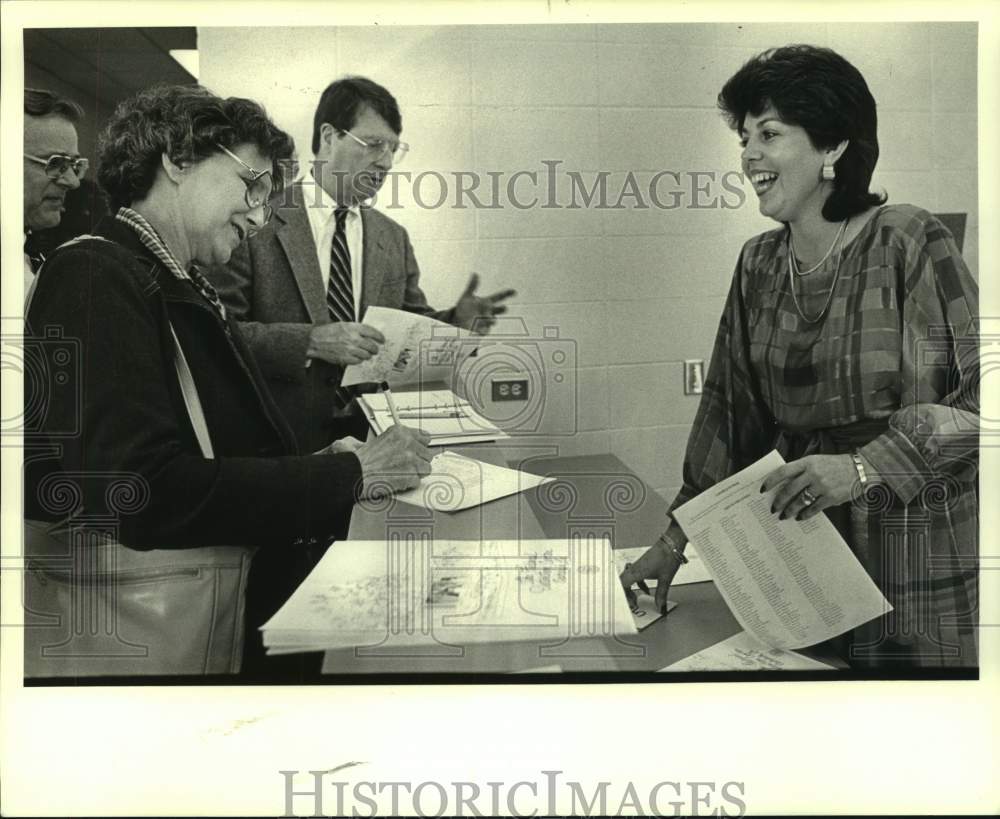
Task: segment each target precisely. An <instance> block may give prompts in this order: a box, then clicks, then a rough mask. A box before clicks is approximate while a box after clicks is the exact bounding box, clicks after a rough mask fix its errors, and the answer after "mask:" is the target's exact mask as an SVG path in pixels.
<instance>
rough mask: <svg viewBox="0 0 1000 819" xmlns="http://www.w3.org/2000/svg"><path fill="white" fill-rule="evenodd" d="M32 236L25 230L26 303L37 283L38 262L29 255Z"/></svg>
mask: <svg viewBox="0 0 1000 819" xmlns="http://www.w3.org/2000/svg"><path fill="white" fill-rule="evenodd" d="M29 236H31V231H30V230H28V229H27V228H25V230H24V303H25V305H27V303H28V294H29V293H30V292H31V285H32V284H33V283H34V281H35V264H36V262H35V261H33V260H32V258H31V254H29V253H28V237H29Z"/></svg>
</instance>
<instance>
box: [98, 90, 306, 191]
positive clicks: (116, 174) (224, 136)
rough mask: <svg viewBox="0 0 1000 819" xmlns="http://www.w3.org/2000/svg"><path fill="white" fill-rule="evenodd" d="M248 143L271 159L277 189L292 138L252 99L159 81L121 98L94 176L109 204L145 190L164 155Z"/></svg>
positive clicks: (196, 156)
mask: <svg viewBox="0 0 1000 819" xmlns="http://www.w3.org/2000/svg"><path fill="white" fill-rule="evenodd" d="M216 143H218V145H223V146H225V147H226V148H229V149H230V150H232V149H233V148H235V147H236V146H237V145H242V144H244V143H250V144H253V145H255V146H256V147H257V149H258V150H259V151H260V152H261V153H262V154H263V155H264V156H267V157H270V159H271V163H272V176H273V177H274V184H275V192H276V193H277V192H278V191H280V190H281V188H282V187H283V185H284V183H285V182H286V181H287V179H290V178H291V174H293V173H294V170H293V163H292V162H291V161H290V160H291V159H292V156H293V155H294V153H295V143H294V142H293V140H292V138H291V137H290V136H289V135H288V134H286V133H285V132H284V131H282V130H281V129H280V128H278V127H277V126H276V125H275V124H274V123H273V122H271V120H270V119H269V118H268V116H267V113H266V112H265V111H264V109H263V108H262V107H261V106H260V105H258V104H257V103H256V102H254V101H253V100H247V99H241V98H239V97H229V98H227V99H223V98H222V97H217V96H216V95H215V94H213V93H212V92H211V91H208V90H207V89H205V88H202V87H201V86H198V85H160V86H155V87H153V88H149V89H146V90H145V91H140V92H139V93H138V94H136V95H135V96H133V97H130V98H129V99H127V100H124V101H123V102H121V103H120V104H119V105H118V107H117V108H116V109H115V113H114V115H113V116H112V117H111V120H110V121H109V122H108V125H107V127H106V128H105V129H104V131H103V133H102V134H101V138H100V143H99V148H98V162H99V167H98V171H97V180H98V182H99V183H100V185H101V187H102V188H103V189H104V190H105V191H106V192H107V194H108V197H109V199H110V201H111V205H112V207H113V208H116V209H117V208H119V207H122V206H128V205H131V204H132V203H133V202H135V201H137V200H139V199H142V198H143V197H144V196H146V194H148V193H149V190H150V188H151V187H152V186H153V181H154V180H155V179H156V174H157V172H158V171H159V169H160V167H162V166H161V164H160V158H161V156H162V155H163V154H167V156H169V157H170V159H171V160H172V161H173V162H174V163H176V164H181V163H191V162H198V161H199V160H202V159H206V158H208V157H209V156H211V155H212V154H216V153H218V152H219V148H218V145H217V144H216Z"/></svg>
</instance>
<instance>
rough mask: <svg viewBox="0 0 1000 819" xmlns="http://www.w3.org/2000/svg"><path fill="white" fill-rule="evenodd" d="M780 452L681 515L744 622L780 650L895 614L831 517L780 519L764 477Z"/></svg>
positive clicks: (778, 463) (701, 498)
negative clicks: (765, 489)
mask: <svg viewBox="0 0 1000 819" xmlns="http://www.w3.org/2000/svg"><path fill="white" fill-rule="evenodd" d="M783 463H784V460H783V459H782V457H781V455H779V454H778V453H777V452H776V451H773V452H771V453H769V454H768V455H766V456H765V457H763V458H761V459H760V460H759V461H757V462H756V463H755V464H752V465H751V466H749V467H747V468H746V469H744V470H743V471H741V472H738V473H737V474H736V475H734V476H732V477H731V478H728V479H727V480H724V481H721V482H719V483H718V484H716V485H715V486H713V487H712V488H711V489H709V490H708V491H706V492H702V493H701V494H700V495H699V496H698V497H696V498H694V499H693V500H690V501H688V502H687V503H686V504H684V505H683V506H681V507H680V508H679V509H676V510H675V511H674V513H673V514H674V517H675V518H676V519H677V521H678V522H679V523H680V524H681V526H682V527H683V529H684V533H685V534H686V535H687V537H688V539H689V540H690V541H691V542H692V543H693V544H694V545H695V547H696V548H697V549H698V554H699V555H701V558H702V560H703V561H704V562H705V565H706V566H707V567H708V570H709V572H710V573H711V575H712V579H713V580H714V581H715V585H716V587H717V588H718V590H719V592H720V594H722V596H723V598H724V599H725V601H726V603H727V604H728V605H729V608H730V610H731V611H732V613H733V616H734V617H736V619H737V621H739V623H740V625H741V626H743V628H745V629H746V630H747V631H748V632H750V633H751V634H752V635H753V636H754V637H756V638H757V639H758V640H759V641H760V642H762V643H764V644H766V645H769V646H773V647H776V648H786V649H793V648H802V647H804V646H809V645H815V644H816V643H820V642H822V641H824V640H828V639H830V638H832V637H836V636H837V635H838V634H843V633H844V632H845V631H848V630H849V629H852V628H855V627H856V626H859V625H861V624H862V623H865V622H867V621H869V620H872V619H874V618H875V617H879V616H881V615H882V614H884V613H886V612H888V611H891V609H892V607H891V606H890V604H889V602H888V601H887V600H886V599H885V597H883V596H882V593H881V592H880V591H879V589H878V587H877V586H876V585H875V583H874V582H872V579H871V578H870V577H869V576H868V574H867V573H866V572H865V570H864V568H863V567H862V566H861V564H860V563H859V562H858V559H857V558H856V557H855V556H854V555H853V554H852V553H851V550H850V548H848V546H847V544H846V543H845V542H844V539H843V538H842V537H841V536H840V534H839V533H838V532H837V530H836V528H835V527H834V526H833V524H832V523H830V521H829V520H828V519H827V518H826V516H825V515H817V516H816V517H813V518H810V519H809V520H804V521H797V520H794V519H792V518H789V519H786V520H779V519H778V517H777V515H773V514H771V504H772V502H773V500H774V494H775V490H772V491H771V492H768V493H766V494H762V493H761V492H760V485H761V483H762V482H763V480H764V478H765V477H766V476H767V475H768V474H769V473H770V472H772V471H773V470H775V469H777V468H778V467H779V466H781V465H782V464H783Z"/></svg>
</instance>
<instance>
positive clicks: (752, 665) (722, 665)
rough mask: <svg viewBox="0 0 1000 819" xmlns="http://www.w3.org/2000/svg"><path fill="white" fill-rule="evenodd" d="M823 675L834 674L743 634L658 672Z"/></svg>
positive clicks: (814, 663)
mask: <svg viewBox="0 0 1000 819" xmlns="http://www.w3.org/2000/svg"><path fill="white" fill-rule="evenodd" d="M818 669H822V670H825V671H831V670H834V671H835V670H836V669H835V668H834V667H833V666H832V665H827V664H826V663H821V662H820V661H819V660H813V659H812V658H810V657H806V656H804V655H802V654H796V653H795V652H794V651H784V650H782V649H780V648H772V647H771V646H766V645H764V644H763V643H761V642H759V641H757V640H755V639H754V638H753V637H752V636H750V635H749V634H747V633H746V632H745V631H741V632H739V633H738V634H734V635H733V636H732V637H730V638H729V639H727V640H723V641H722V642H721V643H716V644H715V645H714V646H709V647H708V648H704V649H702V650H701V651H699V652H697V653H695V654H692V655H691V656H690V657H685V658H684V659H683V660H678V661H677V662H676V663H673V664H671V665H668V666H667V667H666V668H661V669H660V671H814V670H818Z"/></svg>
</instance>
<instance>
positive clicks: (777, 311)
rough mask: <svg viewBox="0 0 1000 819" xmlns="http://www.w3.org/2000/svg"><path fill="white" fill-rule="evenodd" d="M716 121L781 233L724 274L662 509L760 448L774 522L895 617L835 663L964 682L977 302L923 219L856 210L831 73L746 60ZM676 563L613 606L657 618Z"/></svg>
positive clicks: (857, 105) (856, 155)
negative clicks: (674, 485) (834, 545)
mask: <svg viewBox="0 0 1000 819" xmlns="http://www.w3.org/2000/svg"><path fill="white" fill-rule="evenodd" d="M719 106H720V108H721V109H722V111H723V112H724V113H725V115H726V117H727V118H728V120H729V122H730V125H731V126H732V127H733V128H734V130H736V131H737V132H738V134H739V136H740V143H741V145H742V146H743V151H742V166H743V172H744V174H745V175H746V176H747V178H748V179H749V180H750V182H751V183H752V185H753V187H754V191H755V192H756V194H757V196H758V202H759V208H760V212H761V213H762V214H764V215H766V216H769V217H771V218H772V219H774V220H776V221H777V222H780V223H781V226H780V227H778V228H776V229H774V230H771V231H768V232H767V233H763V234H761V235H759V236H756V237H754V238H753V239H751V240H750V241H748V242H747V243H746V244H745V245H744V247H743V250H742V252H741V254H740V258H739V260H738V262H737V265H736V271H735V274H734V277H733V283H732V287H731V289H730V292H729V296H728V299H727V301H726V305H725V309H724V312H723V315H722V319H721V321H720V324H719V330H718V335H717V338H716V342H715V348H714V351H713V354H712V360H711V365H710V368H709V373H708V377H707V379H706V383H705V389H704V394H703V396H702V400H701V404H700V406H699V409H698V413H697V415H696V417H695V421H694V426H693V428H692V432H691V436H690V439H689V441H688V446H687V452H686V456H685V462H684V475H683V479H684V485H683V488H682V489H681V491H680V493H679V494H678V496H677V498H676V499H675V500H674V502H673V504H672V506H671V509H673V508H676V507H678V506H680V505H681V504H683V503H685V502H686V501H687V500H689V499H691V498H692V497H694V496H696V495H698V494H699V493H701V492H702V491H704V490H706V489H708V488H709V487H711V486H712V485H714V484H715V483H717V482H719V481H721V480H723V479H725V478H727V477H729V476H730V475H732V474H734V473H735V472H737V471H739V470H741V469H743V468H744V467H746V466H748V465H750V464H751V463H753V462H754V461H756V460H758V459H759V458H761V457H762V456H763V455H765V454H766V453H767V452H769V451H770V450H771V449H774V448H777V449H778V451H779V452H780V453H781V454H782V456H783V457H784V458H785V460H786V461H787V462H788V463H787V464H786V465H785V466H783V467H781V468H779V469H778V470H776V471H775V472H773V473H772V474H771V475H769V476H768V477H767V479H766V480H765V482H764V485H763V487H762V491H774V492H775V495H774V514H775V515H777V516H779V517H781V518H787V517H790V516H794V517H797V518H798V519H805V518H808V517H811V516H813V515H817V514H819V513H820V512H824V513H826V515H827V516H828V517H829V518H830V520H831V521H832V522H833V523H834V525H835V526H836V527H837V529H838V530H839V531H840V533H841V535H842V536H843V537H844V539H845V540H846V541H847V543H848V544H849V545H850V547H851V549H852V550H853V552H854V554H855V555H856V556H857V557H858V559H859V560H860V562H861V563H862V565H863V566H864V567H865V569H866V570H867V571H868V572H869V574H870V575H871V576H872V578H873V579H874V581H875V582H876V583H877V584H878V586H879V588H880V589H881V590H882V592H883V594H884V595H885V597H886V598H887V599H888V601H889V602H890V603H891V604H892V606H893V611H892V612H890V613H889V614H887V615H886V616H883V617H880V618H877V619H875V620H872V621H870V622H869V623H866V624H865V625H863V626H862V627H860V628H857V629H854V630H853V631H850V632H848V633H847V634H845V635H843V636H842V637H841V638H838V640H836V641H834V642H835V647H836V648H837V650H838V651H839V653H841V655H842V656H843V658H844V659H845V660H846V661H847V662H848V663H849V664H850V665H851V666H852V667H854V668H867V669H873V668H899V667H904V668H905V667H909V668H913V667H940V666H959V667H974V666H976V665H977V653H976V634H975V622H976V608H977V575H976V569H977V565H978V445H979V444H978V440H979V362H978V349H979V347H978V330H977V327H976V325H975V321H976V318H977V315H978V288H977V286H976V282H975V280H974V279H973V278H972V276H971V275H970V273H969V271H968V269H967V268H966V266H965V263H964V262H963V260H962V257H961V254H960V252H959V250H958V248H957V246H956V244H955V242H954V240H953V238H952V236H951V234H950V233H949V231H948V229H947V228H945V227H944V225H942V223H941V222H940V221H939V220H938V219H936V218H935V217H934V216H933V215H932V214H930V213H928V212H927V211H925V210H922V209H920V208H918V207H914V206H911V205H887V204H885V198H884V197H880V196H877V195H875V194H872V193H870V192H869V190H868V185H869V182H870V180H871V176H872V172H873V170H874V168H875V163H876V161H877V159H878V150H879V149H878V140H877V135H876V130H877V129H876V112H875V101H874V99H873V98H872V96H871V93H870V92H869V90H868V87H867V84H866V83H865V81H864V78H863V77H862V76H861V74H860V73H859V72H858V71H857V69H855V68H854V67H853V66H852V65H851V64H850V63H848V62H847V61H846V60H844V59H843V58H842V57H840V56H839V55H837V54H836V53H834V52H833V51H830V50H829V49H821V48H816V47H812V46H789V47H785V48H779V49H774V50H771V51H768V52H764V53H763V54H760V55H758V56H757V57H755V58H753V59H751V60H750V61H749V62H747V63H746V64H745V65H744V66H743V67H742V68H741V69H740V70H739V71H738V72H737V73H736V74H735V75H734V76H733V77H732V78H731V79H730V80H729V81H728V82H727V83H726V85H725V86H724V87H723V89H722V92H721V93H720V94H719ZM685 543H686V538H685V536H684V534H683V532H682V531H681V529H680V527H679V525H678V524H677V523H676V521H672V522H671V524H670V526H669V527H668V529H667V530H666V531H665V532H664V534H663V535H662V536H661V537H660V539H659V541H658V542H657V543H656V544H655V545H654V546H653V547H652V548H651V549H649V551H647V552H646V553H645V554H644V555H643V557H642V558H641V559H640V560H638V561H637V562H636V563H635V564H633V565H632V566H631V567H630V568H629V569H627V570H626V572H625V573H624V574H623V575H622V582H623V584H624V585H625V587H626V589H630V587H631V585H632V584H633V583H635V582H637V581H638V580H640V579H642V578H657V580H658V587H657V591H656V599H657V603H658V604H661V605H662V604H663V603H665V601H666V595H667V590H668V588H669V585H670V582H671V580H672V579H673V576H674V574H675V573H676V571H677V569H678V567H679V566H680V565H681V563H682V562H683V551H684V547H685ZM629 594H631V592H630V591H629Z"/></svg>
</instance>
